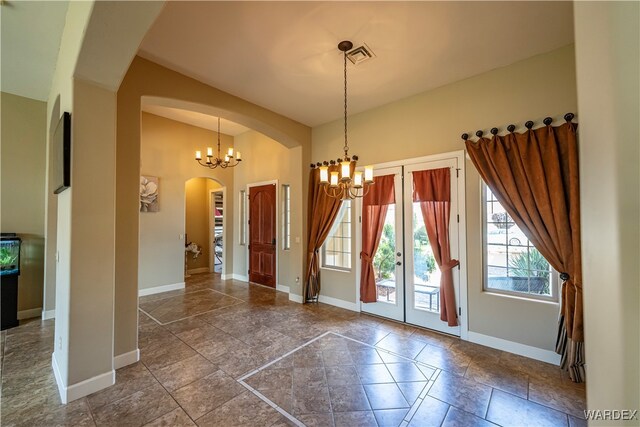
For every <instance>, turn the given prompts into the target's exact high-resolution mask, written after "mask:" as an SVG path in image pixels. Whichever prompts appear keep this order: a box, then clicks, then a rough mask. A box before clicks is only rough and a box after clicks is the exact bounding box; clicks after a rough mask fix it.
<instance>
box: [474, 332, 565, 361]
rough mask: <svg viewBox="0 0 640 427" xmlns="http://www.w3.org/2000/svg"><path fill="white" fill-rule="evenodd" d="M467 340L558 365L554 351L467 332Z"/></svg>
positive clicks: (557, 355) (557, 357) (557, 356)
mask: <svg viewBox="0 0 640 427" xmlns="http://www.w3.org/2000/svg"><path fill="white" fill-rule="evenodd" d="M467 338H468V340H469V341H471V342H474V343H476V344H481V345H485V346H487V347H492V348H496V349H498V350H502V351H506V352H509V353H514V354H518V355H520V356H525V357H529V358H531V359H536V360H540V361H542V362H547V363H551V364H553V365H560V355H559V354H557V353H556V352H555V351H551V350H544V349H542V348H538V347H532V346H530V345H526V344H520V343H518V342H513V341H507V340H503V339H502V338H496V337H491V336H489V335H483V334H479V333H477V332H472V331H469V332H468V336H467Z"/></svg>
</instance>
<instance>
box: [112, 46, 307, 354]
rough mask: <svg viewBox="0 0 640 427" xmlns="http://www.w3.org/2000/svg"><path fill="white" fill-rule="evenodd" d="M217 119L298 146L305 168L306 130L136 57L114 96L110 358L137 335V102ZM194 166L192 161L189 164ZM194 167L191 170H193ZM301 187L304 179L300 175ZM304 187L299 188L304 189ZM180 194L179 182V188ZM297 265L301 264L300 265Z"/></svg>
mask: <svg viewBox="0 0 640 427" xmlns="http://www.w3.org/2000/svg"><path fill="white" fill-rule="evenodd" d="M143 97H145V99H149V98H153V99H155V100H156V101H158V100H160V101H164V102H166V103H168V104H169V105H170V106H175V107H180V108H186V109H192V110H194V111H199V112H203V113H209V114H212V115H214V116H220V117H223V118H226V119H229V120H232V121H234V122H236V123H239V124H242V125H245V126H248V127H250V128H252V129H256V130H259V131H260V132H262V133H263V134H265V135H268V136H269V137H272V138H274V139H277V140H278V141H280V142H282V143H284V144H285V145H287V146H297V145H300V146H302V152H303V154H302V157H303V163H308V162H309V156H310V152H311V151H310V150H311V149H310V145H311V129H310V128H309V127H307V126H304V125H302V124H300V123H298V122H295V121H293V120H291V119H288V118H286V117H284V116H281V115H279V114H276V113H274V112H272V111H269V110H267V109H265V108H262V107H259V106H257V105H254V104H251V103H249V102H247V101H245V100H243V99H240V98H238V97H235V96H233V95H230V94H228V93H225V92H223V91H221V90H218V89H215V88H212V87H211V86H207V85H205V84H203V83H201V82H199V81H197V80H194V79H192V78H189V77H186V76H184V75H182V74H180V73H177V72H175V71H171V70H169V69H167V68H164V67H162V66H160V65H158V64H154V63H153V62H150V61H147V60H145V59H142V58H140V57H136V58H135V59H134V60H133V62H132V64H131V66H130V68H129V71H128V72H127V75H126V76H125V78H124V80H123V82H122V85H121V86H120V89H119V90H118V126H117V130H118V135H117V138H118V144H117V152H116V156H117V160H116V167H117V171H116V176H117V179H116V207H117V213H116V304H117V306H118V310H117V311H116V313H115V354H116V355H119V354H123V353H127V352H130V351H134V350H135V349H136V348H137V334H138V326H137V324H138V315H137V306H138V298H137V294H138V265H139V263H138V239H139V227H138V220H137V218H138V185H139V176H140V172H141V170H140V135H141V130H140V122H141V118H140V116H141V113H140V111H141V102H142V98H143ZM189 161H190V162H192V163H193V164H195V162H193V160H189ZM194 167H195V166H194ZM301 181H302V182H303V183H306V182H308V176H307V175H306V174H303V175H302V177H301ZM303 185H304V184H303ZM182 188H183V191H184V182H183V184H182ZM300 262H302V260H300Z"/></svg>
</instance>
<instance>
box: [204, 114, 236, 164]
mask: <svg viewBox="0 0 640 427" xmlns="http://www.w3.org/2000/svg"><path fill="white" fill-rule="evenodd" d="M196 161H197V162H198V163H200V165H201V166H204V167H207V168H209V169H215V168H217V167H218V166H220V167H221V168H222V169H224V168H233V167H235V166H238V165H239V164H240V162H241V161H242V155H241V154H240V152H239V151H238V152H236V156H235V158H234V156H233V147H229V150H228V151H227V154H226V155H225V156H224V159H223V158H222V157H220V117H218V155H217V156H216V157H215V158H213V148H211V147H207V161H206V163H202V152H201V151H196Z"/></svg>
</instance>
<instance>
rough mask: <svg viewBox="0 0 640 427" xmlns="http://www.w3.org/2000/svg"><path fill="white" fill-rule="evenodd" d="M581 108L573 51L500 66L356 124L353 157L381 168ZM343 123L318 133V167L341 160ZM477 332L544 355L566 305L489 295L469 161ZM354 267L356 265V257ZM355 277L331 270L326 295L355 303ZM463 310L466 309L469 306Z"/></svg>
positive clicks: (472, 316)
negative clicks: (493, 131)
mask: <svg viewBox="0 0 640 427" xmlns="http://www.w3.org/2000/svg"><path fill="white" fill-rule="evenodd" d="M576 107H577V100H576V88H575V64H574V49H573V46H567V47H564V48H561V49H558V50H555V51H552V52H549V53H546V54H543V55H539V56H535V57H532V58H530V59H527V60H524V61H521V62H518V63H515V64H512V65H510V66H507V67H504V68H499V69H496V70H493V71H490V72H487V73H484V74H481V75H478V76H475V77H472V78H469V79H466V80H462V81H459V82H456V83H452V84H450V85H447V86H443V87H441V88H438V89H434V90H432V91H428V92H425V93H422V94H418V95H415V96H412V97H410V98H406V99H404V100H401V101H398V102H394V103H392V104H389V105H386V106H383V107H379V108H376V109H373V110H369V111H366V112H364V113H361V114H355V115H353V116H351V117H350V118H349V141H350V146H351V153H352V154H357V155H359V156H360V158H361V163H362V164H365V163H366V164H375V163H382V162H388V161H393V160H401V159H409V158H413V157H419V156H426V155H430V154H437V153H445V152H451V151H456V150H460V149H463V148H464V145H463V143H462V140H461V139H460V135H461V134H462V133H463V132H469V133H470V134H473V133H474V132H475V131H476V130H478V129H484V131H485V132H488V130H489V129H490V128H491V127H493V126H500V127H501V128H502V129H503V130H504V128H505V127H506V125H508V124H510V123H515V124H522V123H524V122H525V121H526V120H529V119H531V120H536V119H537V121H538V122H540V121H541V119H542V118H544V117H545V116H548V115H551V116H553V117H561V116H562V115H563V114H564V113H566V112H568V111H572V112H575V111H576ZM343 137H344V136H343V122H342V120H338V121H335V122H331V123H328V124H325V125H322V126H318V127H315V128H313V149H312V161H321V160H325V159H329V158H335V157H337V156H338V154H340V148H341V147H342V141H341V138H343ZM466 175H467V176H466V205H467V211H466V217H467V279H468V307H466V309H467V310H468V313H469V329H470V330H471V331H473V332H476V333H480V334H484V335H489V336H492V337H498V338H502V339H505V340H509V341H514V342H518V343H522V344H526V345H530V346H533V347H538V348H541V349H544V350H553V348H554V344H555V334H556V323H557V315H558V305H557V304H550V303H544V302H537V301H531V300H525V299H516V298H508V297H504V296H497V295H492V294H489V293H485V292H483V291H482V259H481V254H482V232H481V230H482V228H481V205H480V179H479V176H478V174H477V172H476V171H475V169H474V168H473V165H471V163H470V162H469V161H467V165H466ZM352 261H353V263H352V265H356V257H355V254H354V257H353V260H352ZM355 289H356V284H355V273H354V272H352V273H350V274H345V273H340V272H335V271H330V270H323V271H322V294H323V295H325V296H329V297H333V298H339V299H342V300H345V301H349V302H355V296H356V291H355ZM463 309H465V308H464V307H463Z"/></svg>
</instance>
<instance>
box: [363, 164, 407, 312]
mask: <svg viewBox="0 0 640 427" xmlns="http://www.w3.org/2000/svg"><path fill="white" fill-rule="evenodd" d="M391 174H393V175H395V194H396V197H395V198H396V203H395V204H394V205H389V206H388V207H387V213H386V217H385V221H384V226H383V229H382V235H381V237H380V244H379V245H378V250H377V251H376V253H375V255H374V257H373V270H374V272H375V280H376V292H377V302H375V303H366V304H365V303H362V304H361V309H362V311H364V312H367V313H371V314H375V315H378V316H383V317H388V318H390V319H394V320H399V321H401V322H403V321H404V279H403V276H404V271H403V265H402V264H403V262H402V261H403V256H402V255H403V254H402V248H403V246H404V244H403V233H402V219H403V213H402V208H403V207H402V168H386V169H377V170H376V171H375V176H384V175H391ZM360 226H361V224H360Z"/></svg>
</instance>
